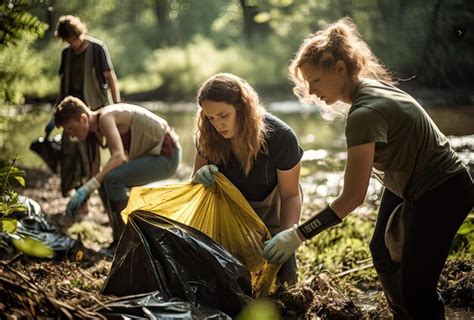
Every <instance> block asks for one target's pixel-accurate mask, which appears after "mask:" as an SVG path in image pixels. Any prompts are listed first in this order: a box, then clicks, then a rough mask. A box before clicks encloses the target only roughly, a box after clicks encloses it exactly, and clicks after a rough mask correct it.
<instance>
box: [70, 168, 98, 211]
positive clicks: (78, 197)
mask: <svg viewBox="0 0 474 320" xmlns="http://www.w3.org/2000/svg"><path fill="white" fill-rule="evenodd" d="M99 187H100V183H99V182H98V181H97V180H96V178H95V177H93V178H92V179H90V180H89V181H87V182H86V183H84V185H82V187H80V188H79V189H77V190H76V193H75V194H74V195H73V196H72V197H71V199H70V200H69V202H68V203H67V206H66V216H67V217H69V218H73V217H74V216H75V215H76V213H77V210H78V209H79V207H80V206H81V204H82V203H83V202H84V200H86V198H87V196H89V194H90V193H91V192H92V191H94V190H96V189H98V188H99Z"/></svg>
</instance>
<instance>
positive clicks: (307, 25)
mask: <svg viewBox="0 0 474 320" xmlns="http://www.w3.org/2000/svg"><path fill="white" fill-rule="evenodd" d="M14 3H15V4H17V3H18V2H14ZM19 3H23V2H22V1H20V2H19ZM24 3H26V2H24ZM246 4H247V8H248V6H253V7H252V8H255V13H256V14H255V16H253V21H250V22H249V21H247V20H246V19H244V16H243V7H242V2H239V1H232V0H226V1H213V0H203V1H192V0H165V1H138V2H136V1H130V0H127V1H100V2H97V1H95V0H81V1H79V0H72V1H67V2H66V1H60V2H58V1H55V2H52V3H51V2H47V1H45V2H42V1H40V2H38V3H36V4H35V5H34V6H33V5H31V6H30V7H26V6H24V5H23V6H20V5H15V6H14V7H13V9H8V5H7V4H4V5H3V9H4V11H5V13H3V15H6V14H7V13H9V14H10V15H11V12H12V10H17V11H18V12H22V14H23V13H25V14H26V13H28V14H30V18H28V19H26V18H24V17H23V16H15V17H14V18H12V19H13V20H12V19H10V20H9V21H10V24H12V23H14V22H18V28H20V29H21V28H24V30H26V33H29V34H30V36H33V38H35V37H36V38H37V36H38V35H41V34H42V32H43V31H44V28H43V26H41V27H39V25H38V21H36V20H35V23H33V25H37V27H36V28H33V27H32V28H28V27H27V26H28V24H26V23H25V22H24V21H29V19H30V20H31V19H33V20H34V16H35V15H36V16H38V17H39V18H40V19H41V20H43V21H47V22H48V24H49V32H48V33H47V37H45V38H44V39H41V41H38V42H36V45H35V47H34V49H33V50H31V47H30V46H29V45H28V46H27V49H29V52H28V54H29V55H28V57H26V58H25V57H23V56H22V55H18V54H17V53H16V52H13V53H12V55H11V56H9V57H6V58H4V59H5V61H14V65H20V66H21V65H23V63H22V62H27V63H29V65H30V66H28V64H25V67H24V68H23V69H22V70H18V69H13V70H12V71H11V72H9V73H8V75H7V76H6V77H3V76H2V77H0V79H1V80H0V84H1V83H2V82H3V81H5V82H6V85H3V86H0V93H1V92H2V90H3V91H4V94H3V95H4V96H5V92H7V93H8V95H9V96H8V97H6V98H3V99H6V100H9V101H16V103H18V101H21V98H22V95H23V94H27V95H28V96H32V97H41V98H44V97H51V96H53V95H55V94H56V93H57V91H58V80H59V77H58V75H57V70H58V64H59V56H60V42H59V41H57V40H55V39H52V38H51V35H52V30H53V29H54V27H55V24H56V22H57V17H59V16H60V15H63V14H74V15H78V16H79V17H80V18H81V19H82V20H83V21H84V22H85V23H87V26H88V30H89V31H88V33H89V34H90V35H92V36H95V37H97V38H99V39H101V40H103V41H104V42H105V43H106V44H107V46H108V48H109V51H110V53H111V57H112V61H113V64H114V67H115V70H116V73H117V75H118V79H119V83H120V87H121V89H123V90H122V91H123V92H124V93H125V94H128V93H134V94H135V93H140V92H143V93H150V94H149V95H148V97H152V98H157V99H162V98H165V97H166V98H168V99H175V100H183V99H189V98H190V97H193V96H194V94H195V90H196V89H197V86H199V84H200V81H202V80H203V79H205V78H206V77H207V76H209V74H210V73H211V72H214V73H215V72H222V71H228V72H233V73H236V74H238V75H240V76H242V77H244V78H247V79H248V80H249V82H250V83H251V84H252V85H253V86H254V87H255V88H257V89H258V90H259V91H265V93H267V92H269V93H270V94H275V93H276V94H279V95H280V96H282V95H283V93H284V94H285V95H286V96H289V95H291V90H290V89H291V88H290V85H289V83H288V81H287V70H286V68H287V66H288V63H289V60H290V59H292V58H293V56H294V52H295V51H296V50H297V48H298V46H299V45H300V43H301V41H302V39H303V38H305V37H306V36H307V35H308V34H310V33H312V32H314V31H316V30H318V29H319V28H320V27H322V26H323V25H325V24H326V23H329V22H332V21H335V20H337V19H339V18H341V17H343V16H346V15H347V16H350V17H351V18H353V20H354V21H355V23H356V24H357V25H358V27H359V30H360V32H361V34H362V36H363V38H364V39H365V40H366V41H367V42H368V43H369V45H370V46H371V47H372V49H373V50H374V52H375V54H376V55H377V56H378V57H379V58H381V60H382V61H383V62H384V63H385V64H387V65H388V66H389V67H390V68H391V69H392V70H393V71H394V72H395V75H396V76H398V77H401V78H409V77H412V76H416V77H417V79H419V81H420V82H422V84H426V85H433V86H451V87H453V86H456V85H457V84H459V83H464V84H466V85H468V84H469V83H472V77H471V76H470V74H472V73H473V72H474V63H473V62H472V61H471V60H472V59H470V57H471V56H472V54H473V47H472V46H471V45H470V43H472V33H470V32H468V25H469V22H470V21H472V17H473V16H474V5H473V4H472V3H471V2H469V1H467V0H454V1H449V2H446V1H434V2H433V1H428V0H420V1H412V2H406V1H401V2H400V1H392V2H390V1H375V0H362V1H354V0H347V1H336V2H332V1H327V0H325V1H320V0H306V1H303V0H270V1H252V2H246ZM21 10H23V11H21ZM25 10H27V11H25ZM51 12H54V15H52V14H51ZM25 17H26V16H25ZM105 17H106V18H105ZM247 18H248V17H247ZM33 20H31V21H33ZM249 23H254V24H255V25H265V26H266V28H264V29H261V28H258V27H257V28H256V29H255V33H256V34H255V35H252V36H251V37H250V38H249V35H248V34H247V33H246V30H247V31H248V28H246V26H247V27H248V24H249ZM258 30H260V31H258ZM262 30H264V32H261V31H262ZM257 31H258V32H257ZM22 33H24V32H20V33H17V34H18V35H19V34H22ZM26 38H27V37H26ZM26 38H25V37H23V36H22V37H21V38H19V39H18V41H16V40H15V41H16V42H17V43H18V45H21V41H24V40H21V41H20V39H26ZM15 39H16V38H15ZM9 50H12V48H11V46H9V48H8V50H7V51H9ZM30 51H31V52H30ZM206 54H207V55H206ZM11 57H15V58H16V60H18V62H16V61H15V60H8V59H9V58H11ZM17 57H18V58H20V57H21V58H22V59H21V60H20V59H18V58H17ZM33 58H34V59H36V60H34V59H33ZM32 59H33V60H32ZM0 61H1V58H0ZM2 67H3V66H2ZM32 67H34V68H32ZM0 70H2V69H0ZM6 70H9V69H6ZM17 72H20V73H17ZM9 75H10V76H11V75H15V76H16V75H18V76H17V78H19V79H24V81H23V84H24V85H22V83H18V85H16V84H15V82H7V81H6V80H4V79H8V78H9ZM29 83H34V84H35V85H34V86H31V85H28V84H29ZM18 90H21V92H20V91H18ZM0 99H1V96H0ZM0 102H1V100H0Z"/></svg>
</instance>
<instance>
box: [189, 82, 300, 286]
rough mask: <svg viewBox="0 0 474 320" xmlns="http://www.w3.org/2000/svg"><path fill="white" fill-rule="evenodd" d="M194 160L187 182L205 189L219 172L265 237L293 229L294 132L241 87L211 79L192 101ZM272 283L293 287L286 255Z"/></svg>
mask: <svg viewBox="0 0 474 320" xmlns="http://www.w3.org/2000/svg"><path fill="white" fill-rule="evenodd" d="M197 101H198V103H199V110H198V112H197V137H196V138H197V139H196V143H197V149H198V150H197V151H198V152H197V155H196V158H195V163H194V171H193V173H194V175H193V181H194V182H195V183H201V184H203V185H205V186H207V187H209V186H210V185H211V184H212V183H214V174H215V173H216V172H218V171H219V172H221V173H222V174H224V175H225V176H226V178H227V179H229V180H230V181H231V182H232V183H233V184H234V185H235V186H236V187H237V188H238V189H239V191H240V192H241V193H242V195H243V196H244V197H245V199H247V200H248V202H249V203H250V205H251V206H252V208H253V209H254V210H255V212H256V213H257V215H258V216H259V217H260V218H261V219H262V221H263V222H264V223H265V225H266V226H267V228H268V229H269V231H270V233H271V234H275V233H277V232H279V231H281V230H284V229H286V228H288V227H290V226H292V225H294V224H295V223H298V221H299V219H300V216H301V203H302V194H301V192H300V188H299V178H300V168H301V157H302V156H303V149H302V148H301V147H300V145H299V143H298V139H297V137H296V135H295V133H294V131H293V130H292V129H291V128H290V127H289V126H288V125H287V124H286V123H284V122H283V121H281V120H280V119H278V118H277V117H275V116H273V115H271V114H270V113H268V112H266V111H265V109H264V108H263V107H262V105H261V103H260V99H259V97H258V95H257V93H256V92H255V90H254V89H253V88H252V87H251V86H250V85H249V84H248V83H247V81H245V80H243V79H241V78H239V77H237V76H235V75H233V74H229V73H220V74H216V75H214V76H213V77H211V78H209V79H208V80H207V81H206V82H205V83H204V84H203V85H202V86H201V88H200V89H199V91H198V95H197ZM280 262H281V263H282V264H283V265H282V267H281V269H280V271H279V274H278V279H279V281H280V282H281V283H283V282H286V283H287V284H289V285H293V284H294V283H295V282H296V258H295V256H294V255H289V256H287V257H286V259H284V260H282V261H280Z"/></svg>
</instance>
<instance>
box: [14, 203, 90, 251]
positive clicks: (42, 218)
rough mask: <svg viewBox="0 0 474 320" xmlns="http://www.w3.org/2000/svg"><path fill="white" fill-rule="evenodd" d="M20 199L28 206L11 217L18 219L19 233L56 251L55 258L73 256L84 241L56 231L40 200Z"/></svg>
mask: <svg viewBox="0 0 474 320" xmlns="http://www.w3.org/2000/svg"><path fill="white" fill-rule="evenodd" d="M18 199H19V200H20V202H21V203H22V204H23V205H24V206H25V207H26V210H25V211H18V212H14V213H12V214H11V215H10V217H12V218H15V219H17V220H18V229H17V233H18V234H20V235H24V236H29V237H31V238H33V239H36V240H39V241H41V242H43V243H44V244H46V245H47V246H49V247H50V248H51V249H53V251H54V258H56V259H62V258H65V257H73V256H74V254H75V253H76V252H77V250H78V249H79V248H81V247H82V243H81V242H80V241H78V240H74V239H72V238H70V237H68V236H66V235H64V234H60V233H58V232H57V231H56V228H55V227H54V226H53V225H52V224H51V223H49V222H48V220H47V218H46V215H45V213H44V212H43V210H42V209H41V206H40V205H39V204H38V202H36V201H34V200H33V199H31V198H28V197H25V196H19V197H18Z"/></svg>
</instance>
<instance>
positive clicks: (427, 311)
mask: <svg viewBox="0 0 474 320" xmlns="http://www.w3.org/2000/svg"><path fill="white" fill-rule="evenodd" d="M473 199H474V198H473V184H472V179H471V177H470V176H469V174H468V173H467V172H462V173H460V174H457V175H455V176H453V177H451V178H450V179H448V180H447V181H445V182H444V183H443V184H441V185H440V186H438V187H436V188H434V189H433V190H430V191H428V192H427V193H426V194H425V195H423V196H422V197H421V198H420V199H418V200H414V201H413V207H412V210H411V211H410V212H408V213H407V215H406V216H405V226H404V227H405V239H404V245H403V254H402V259H401V261H400V262H399V263H398V262H395V261H393V260H391V258H390V254H389V252H388V249H387V247H386V245H385V229H386V225H387V221H388V218H389V216H390V214H391V213H392V211H393V209H394V208H395V207H396V206H397V205H398V204H399V203H401V202H402V201H403V200H402V199H401V198H399V197H397V196H396V195H395V194H393V193H392V192H390V191H389V190H387V189H386V190H385V191H384V194H383V197H382V201H381V203H380V209H379V214H378V217H377V223H376V226H375V230H374V235H373V237H372V240H371V243H370V251H371V253H372V259H373V262H374V266H375V269H376V270H377V273H378V274H379V277H380V278H381V280H382V278H383V277H385V275H387V274H392V275H393V274H397V276H398V277H399V280H398V281H399V284H400V286H399V290H400V296H401V301H400V303H401V305H402V306H403V308H404V309H405V310H406V311H407V312H408V314H409V315H410V318H411V319H442V318H443V315H444V305H443V302H442V300H441V298H440V296H439V294H438V293H437V291H436V286H437V283H438V280H439V276H440V274H441V270H442V269H443V266H444V264H445V262H446V259H447V257H448V254H449V249H450V247H451V243H452V241H453V239H454V236H455V235H456V232H457V230H458V229H459V227H460V226H461V224H462V223H463V221H464V219H465V218H466V216H467V214H468V213H469V212H470V210H471V208H472V206H473ZM382 283H383V282H382ZM384 290H386V291H387V290H390V288H385V287H384ZM395 290H396V289H395ZM386 293H387V292H386ZM388 295H389V294H387V296H388Z"/></svg>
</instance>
